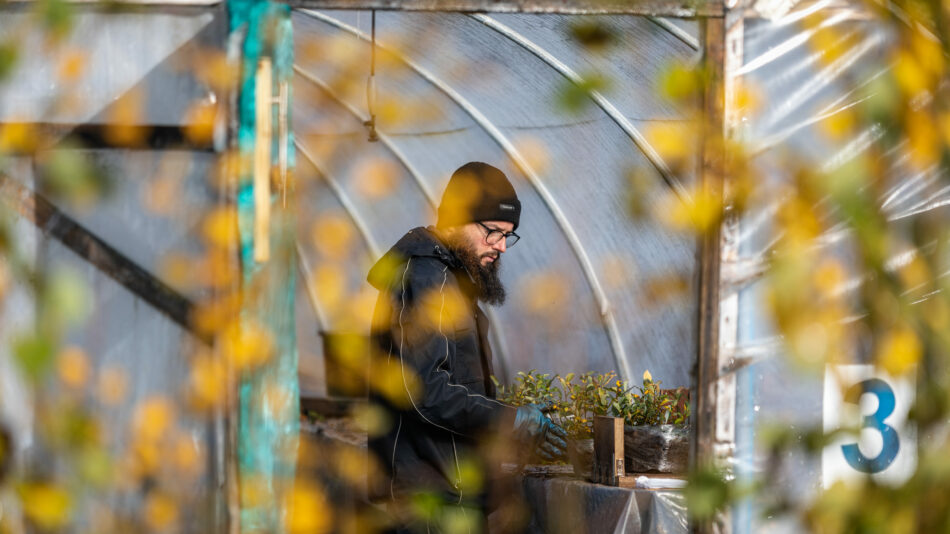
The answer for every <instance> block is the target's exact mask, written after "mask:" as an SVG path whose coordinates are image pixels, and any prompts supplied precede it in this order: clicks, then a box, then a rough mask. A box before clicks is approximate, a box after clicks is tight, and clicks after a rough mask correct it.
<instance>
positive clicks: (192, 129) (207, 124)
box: [184, 100, 217, 144]
mask: <svg viewBox="0 0 950 534" xmlns="http://www.w3.org/2000/svg"><path fill="white" fill-rule="evenodd" d="M216 116H217V106H215V104H214V103H213V102H208V101H204V100H202V101H199V102H195V103H193V104H192V105H191V107H189V108H188V110H187V111H185V117H184V121H185V137H186V138H187V139H188V140H189V141H191V142H192V143H195V144H210V143H211V141H212V139H213V138H214V124H215V119H216Z"/></svg>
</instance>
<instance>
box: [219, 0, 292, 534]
mask: <svg viewBox="0 0 950 534" xmlns="http://www.w3.org/2000/svg"><path fill="white" fill-rule="evenodd" d="M228 8H229V12H230V22H231V24H230V29H231V32H232V33H233V32H242V33H243V35H244V42H243V47H242V52H243V58H242V74H241V87H240V99H239V110H238V113H239V121H240V122H239V123H240V127H239V131H238V148H239V150H240V151H241V154H242V157H243V158H246V160H247V161H252V160H253V154H254V143H255V111H256V109H255V106H256V104H255V72H256V70H257V65H258V61H259V60H260V59H261V58H262V57H270V58H271V60H272V63H273V73H274V84H275V91H274V94H277V90H276V88H277V86H278V84H280V83H282V82H287V84H288V87H289V85H290V83H289V82H290V79H291V76H292V73H293V34H292V27H291V19H290V10H289V8H288V7H287V6H285V5H280V4H277V3H275V2H271V1H267V0H229V1H228ZM288 105H289V102H288ZM272 109H274V110H275V111H274V120H273V121H272V123H273V124H274V125H277V124H278V121H277V117H276V108H275V107H274V106H272ZM288 124H289V118H288ZM288 130H289V127H288ZM279 135H280V131H279V129H278V128H276V127H275V128H274V135H273V138H272V139H271V143H272V149H271V154H272V155H273V158H274V161H273V164H274V165H276V164H277V158H278V157H279V151H278V150H277V147H278V143H279V139H278V136H279ZM288 135H289V134H288ZM286 143H287V145H286V146H287V147H288V159H289V161H288V162H287V164H288V168H292V166H293V163H294V151H293V150H294V148H293V147H294V144H293V140H292V139H287V140H286ZM243 168H246V169H248V170H247V171H246V172H245V173H244V174H243V175H242V176H240V177H239V182H238V184H239V185H238V195H237V209H238V226H239V232H240V240H241V263H242V271H243V283H244V307H243V309H242V312H241V319H242V322H244V323H245V324H251V323H253V324H256V325H261V326H263V327H265V328H266V329H267V330H268V331H269V332H270V333H271V334H272V336H273V340H274V348H275V350H274V353H273V356H272V357H271V358H270V359H269V360H268V361H267V363H265V364H264V365H262V366H260V367H256V368H254V369H253V370H250V371H246V372H245V373H244V374H243V376H241V377H240V382H239V386H238V387H239V391H238V402H239V407H238V417H239V421H238V433H237V434H238V435H237V440H238V443H237V449H238V450H237V462H238V477H239V479H240V480H239V484H240V488H241V492H240V521H241V532H244V533H251V532H267V533H278V534H279V533H283V532H286V525H285V517H284V516H283V511H284V506H283V504H284V502H285V500H286V498H287V497H288V492H290V491H292V490H293V482H294V473H295V467H296V453H297V438H298V432H299V426H300V423H299V414H300V391H299V386H298V383H297V341H296V331H295V318H294V294H295V283H296V280H295V274H296V269H295V268H294V258H295V257H294V254H295V247H294V243H295V232H294V229H295V216H294V214H295V211H294V210H293V209H292V208H290V206H292V205H293V203H292V202H288V208H283V207H282V203H281V199H280V198H279V196H278V195H276V194H273V195H271V206H272V208H271V214H272V215H271V227H270V230H269V232H270V250H271V255H270V259H269V260H268V261H266V262H263V263H256V262H255V261H254V253H253V251H254V242H253V236H254V232H253V228H254V209H255V207H254V181H253V177H252V175H251V172H252V171H251V170H250V166H244V167H243Z"/></svg>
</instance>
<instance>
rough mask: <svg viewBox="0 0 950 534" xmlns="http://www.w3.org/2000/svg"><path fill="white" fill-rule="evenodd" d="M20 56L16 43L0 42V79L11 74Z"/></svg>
mask: <svg viewBox="0 0 950 534" xmlns="http://www.w3.org/2000/svg"><path fill="white" fill-rule="evenodd" d="M19 58H20V56H19V53H18V52H17V47H16V43H14V42H12V41H11V42H5V43H0V80H3V79H4V78H6V77H7V76H10V75H11V74H13V69H15V68H16V66H17V62H18V60H19Z"/></svg>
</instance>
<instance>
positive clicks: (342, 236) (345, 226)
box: [310, 213, 354, 259]
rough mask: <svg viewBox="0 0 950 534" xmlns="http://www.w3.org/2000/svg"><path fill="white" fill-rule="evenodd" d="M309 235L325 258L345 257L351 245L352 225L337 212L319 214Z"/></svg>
mask: <svg viewBox="0 0 950 534" xmlns="http://www.w3.org/2000/svg"><path fill="white" fill-rule="evenodd" d="M310 235H311V239H312V242H313V244H314V246H315V247H316V248H317V251H318V252H319V253H320V254H322V255H323V256H324V257H325V258H330V259H343V258H346V257H347V256H348V255H349V254H350V252H351V248H352V247H353V237H354V230H353V225H352V224H350V223H349V222H348V221H347V220H346V218H344V217H342V216H341V215H338V214H334V213H331V214H326V215H321V216H320V217H319V218H317V220H315V221H314V223H313V226H312V228H311V234H310Z"/></svg>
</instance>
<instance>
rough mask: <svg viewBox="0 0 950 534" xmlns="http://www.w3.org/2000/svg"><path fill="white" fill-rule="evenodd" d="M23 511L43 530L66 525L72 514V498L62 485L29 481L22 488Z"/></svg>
mask: <svg viewBox="0 0 950 534" xmlns="http://www.w3.org/2000/svg"><path fill="white" fill-rule="evenodd" d="M20 499H21V502H22V504H23V513H24V514H25V515H26V517H27V518H29V519H30V521H32V522H33V523H35V524H36V525H37V526H38V527H39V528H41V529H43V530H56V529H60V528H63V527H65V526H66V524H67V523H68V522H69V520H70V518H71V514H72V505H73V503H72V498H71V497H70V495H69V493H68V492H67V491H66V490H65V489H64V488H62V487H60V486H57V485H55V484H52V483H46V482H38V483H28V484H25V485H24V486H22V487H21V488H20Z"/></svg>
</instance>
